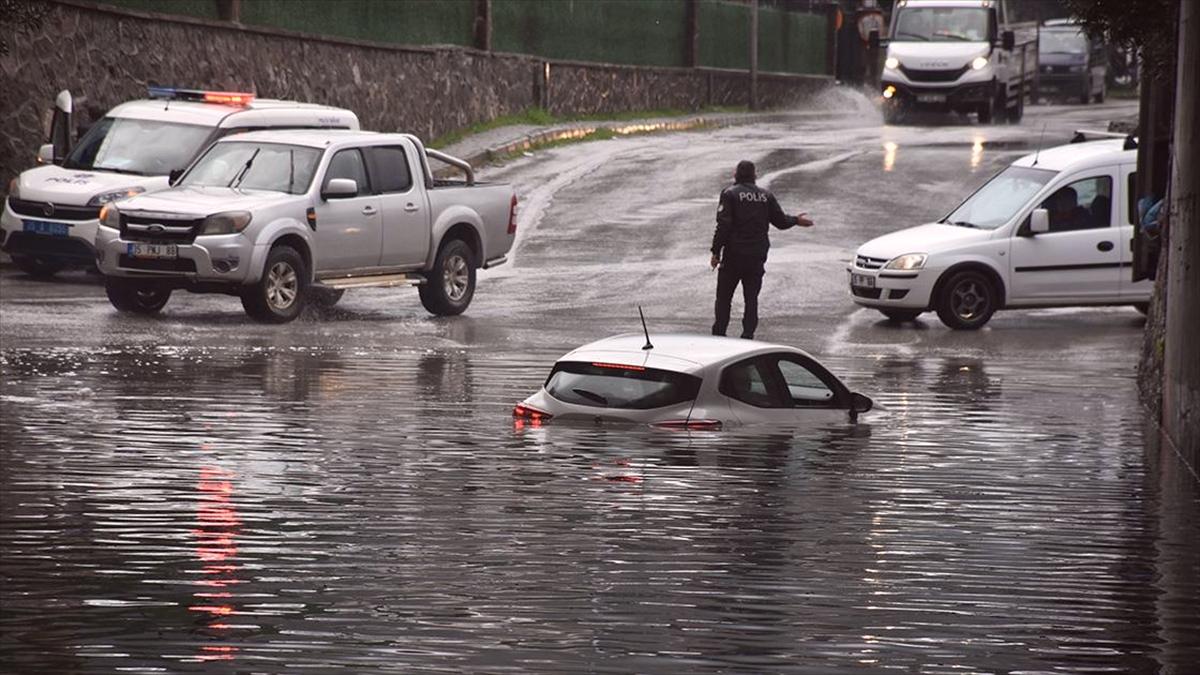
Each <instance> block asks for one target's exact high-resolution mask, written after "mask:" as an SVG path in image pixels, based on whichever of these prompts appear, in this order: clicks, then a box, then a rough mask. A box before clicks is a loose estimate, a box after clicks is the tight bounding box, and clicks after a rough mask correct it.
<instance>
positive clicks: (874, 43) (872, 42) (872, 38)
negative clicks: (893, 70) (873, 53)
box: [867, 30, 883, 50]
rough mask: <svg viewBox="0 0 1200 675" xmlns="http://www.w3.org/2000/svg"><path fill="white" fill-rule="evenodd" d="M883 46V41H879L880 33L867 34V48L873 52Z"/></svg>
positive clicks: (875, 31) (874, 31)
mask: <svg viewBox="0 0 1200 675" xmlns="http://www.w3.org/2000/svg"><path fill="white" fill-rule="evenodd" d="M882 44H883V41H882V40H880V39H879V31H877V30H873V31H871V32H870V33H867V46H868V47H870V48H871V49H872V50H876V49H879V47H880V46H881V45H882Z"/></svg>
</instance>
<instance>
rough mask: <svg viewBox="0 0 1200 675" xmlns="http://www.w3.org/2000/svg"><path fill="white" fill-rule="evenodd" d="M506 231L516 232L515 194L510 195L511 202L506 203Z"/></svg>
mask: <svg viewBox="0 0 1200 675" xmlns="http://www.w3.org/2000/svg"><path fill="white" fill-rule="evenodd" d="M508 233H509V234H516V233H517V196H516V195H513V196H512V202H510V203H509V205H508Z"/></svg>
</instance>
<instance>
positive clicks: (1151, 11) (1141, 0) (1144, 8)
mask: <svg viewBox="0 0 1200 675" xmlns="http://www.w3.org/2000/svg"><path fill="white" fill-rule="evenodd" d="M1063 2H1064V3H1065V4H1066V5H1067V7H1068V8H1069V9H1070V10H1071V14H1073V15H1074V16H1075V17H1076V18H1077V19H1079V21H1080V23H1082V24H1083V26H1084V29H1085V30H1087V32H1088V33H1090V34H1092V35H1102V36H1104V38H1105V39H1106V40H1107V41H1108V42H1109V43H1110V44H1120V45H1133V47H1134V48H1136V49H1137V50H1138V53H1139V54H1140V56H1141V58H1142V65H1143V68H1144V69H1145V71H1146V72H1147V73H1148V74H1149V75H1150V76H1151V77H1155V78H1158V79H1160V80H1164V81H1168V82H1173V81H1174V78H1175V56H1176V46H1177V45H1176V42H1177V41H1178V40H1177V36H1176V27H1177V26H1178V25H1179V2H1178V0H1063Z"/></svg>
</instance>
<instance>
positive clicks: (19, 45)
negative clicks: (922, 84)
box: [0, 0, 829, 189]
mask: <svg viewBox="0 0 1200 675" xmlns="http://www.w3.org/2000/svg"><path fill="white" fill-rule="evenodd" d="M11 42H12V46H13V50H12V52H11V53H10V54H8V55H7V56H5V57H2V58H0V77H2V78H3V82H4V87H3V89H4V92H5V95H4V96H2V97H0V119H4V120H5V124H4V126H3V127H2V131H0V181H3V182H0V189H5V188H6V187H7V184H8V180H9V179H10V178H11V177H12V176H14V175H15V174H16V173H17V172H19V171H20V170H22V169H25V168H28V167H29V166H30V165H31V164H32V161H33V157H34V154H35V153H36V150H37V146H38V145H39V144H40V143H42V142H43V138H44V127H45V124H46V120H47V119H48V117H47V111H48V109H49V107H50V104H51V101H52V100H53V98H54V95H55V94H56V93H57V92H58V91H60V90H62V89H69V90H71V92H72V93H73V94H74V95H75V97H76V101H77V103H76V105H77V110H80V109H81V112H82V113H83V114H82V115H81V116H85V117H90V116H91V115H102V114H103V113H104V112H105V111H107V110H108V109H109V108H111V107H112V106H114V105H116V104H117V103H120V102H122V101H126V100H130V99H135V98H141V97H144V96H145V92H146V86H147V85H149V84H157V85H163V86H180V87H192V88H211V89H230V90H239V91H253V92H256V93H257V94H258V95H259V96H262V97H268V98H284V99H293V100H299V101H310V102H314V103H325V104H330V105H337V106H342V107H346V108H349V109H352V110H354V111H355V112H357V113H358V115H359V117H360V119H361V120H362V123H363V126H364V127H365V128H368V129H376V130H381V131H409V132H412V133H416V134H418V135H419V136H422V137H424V138H426V139H429V138H433V137H436V136H439V135H441V134H444V133H446V132H448V131H452V130H454V129H458V128H462V127H464V126H468V125H470V124H474V123H477V122H482V121H486V120H489V119H493V118H495V117H498V116H501V115H505V114H513V113H517V112H520V111H522V110H524V109H527V108H531V107H538V106H541V107H544V108H546V109H548V110H550V111H552V112H554V113H556V114H562V115H573V114H593V113H611V112H618V111H629V110H651V109H663V108H672V109H681V110H695V109H697V108H700V107H702V106H705V105H745V104H746V103H747V101H748V96H749V83H748V79H747V75H746V73H744V72H737V71H721V70H703V69H686V68H645V67H638V66H616V65H606V64H595V63H578V62H554V61H551V62H546V61H544V60H540V59H537V58H535V57H529V56H522V55H513V54H496V53H488V52H480V51H476V50H472V49H467V48H460V47H447V48H438V49H434V48H404V47H397V46H395V45H389V44H379V43H371V42H363V41H353V40H344V39H331V38H327V37H323V36H317V35H308V34H303V33H296V32H289V31H282V30H276V29H265V28H258V27H246V26H241V25H237V24H230V23H226V22H218V21H210V20H205V19H194V18H186V17H178V16H164V15H157V14H151V13H144V12H137V11H132V10H119V9H114V8H112V7H106V6H101V5H96V4H93V3H90V2H84V1H83V0H56V1H55V2H53V3H51V11H50V13H49V16H48V17H47V19H46V21H45V23H44V24H43V25H42V26H41V27H40V28H38V29H37V30H36V31H34V32H33V33H32V34H28V35H16V36H13V39H12V41H11ZM547 63H549V68H548V69H547ZM547 72H548V73H549V79H548V80H547V77H546V75H547ZM828 83H829V80H828V78H825V77H819V76H804V75H763V76H762V79H761V80H760V85H759V98H760V105H762V106H764V107H778V106H784V105H794V104H801V103H802V102H803V101H804V99H805V98H806V97H807V96H809V95H811V94H812V93H813V92H814V91H815V90H817V89H819V88H822V87H823V86H825V85H827V84H828ZM81 99H82V100H81Z"/></svg>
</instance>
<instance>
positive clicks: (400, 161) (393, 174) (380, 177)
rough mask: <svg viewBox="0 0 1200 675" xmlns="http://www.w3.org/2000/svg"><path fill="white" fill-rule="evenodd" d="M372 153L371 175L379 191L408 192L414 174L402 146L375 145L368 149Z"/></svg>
mask: <svg viewBox="0 0 1200 675" xmlns="http://www.w3.org/2000/svg"><path fill="white" fill-rule="evenodd" d="M367 152H368V153H370V155H371V161H372V162H373V163H372V164H371V175H372V176H373V177H374V178H375V186H376V189H377V190H378V191H379V192H385V193H386V192H408V189H409V188H411V187H412V175H411V174H410V173H409V171H408V159H406V158H405V155H404V148H402V147H400V146H392V145H388V146H383V147H374V148H369V149H368V150H367Z"/></svg>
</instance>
